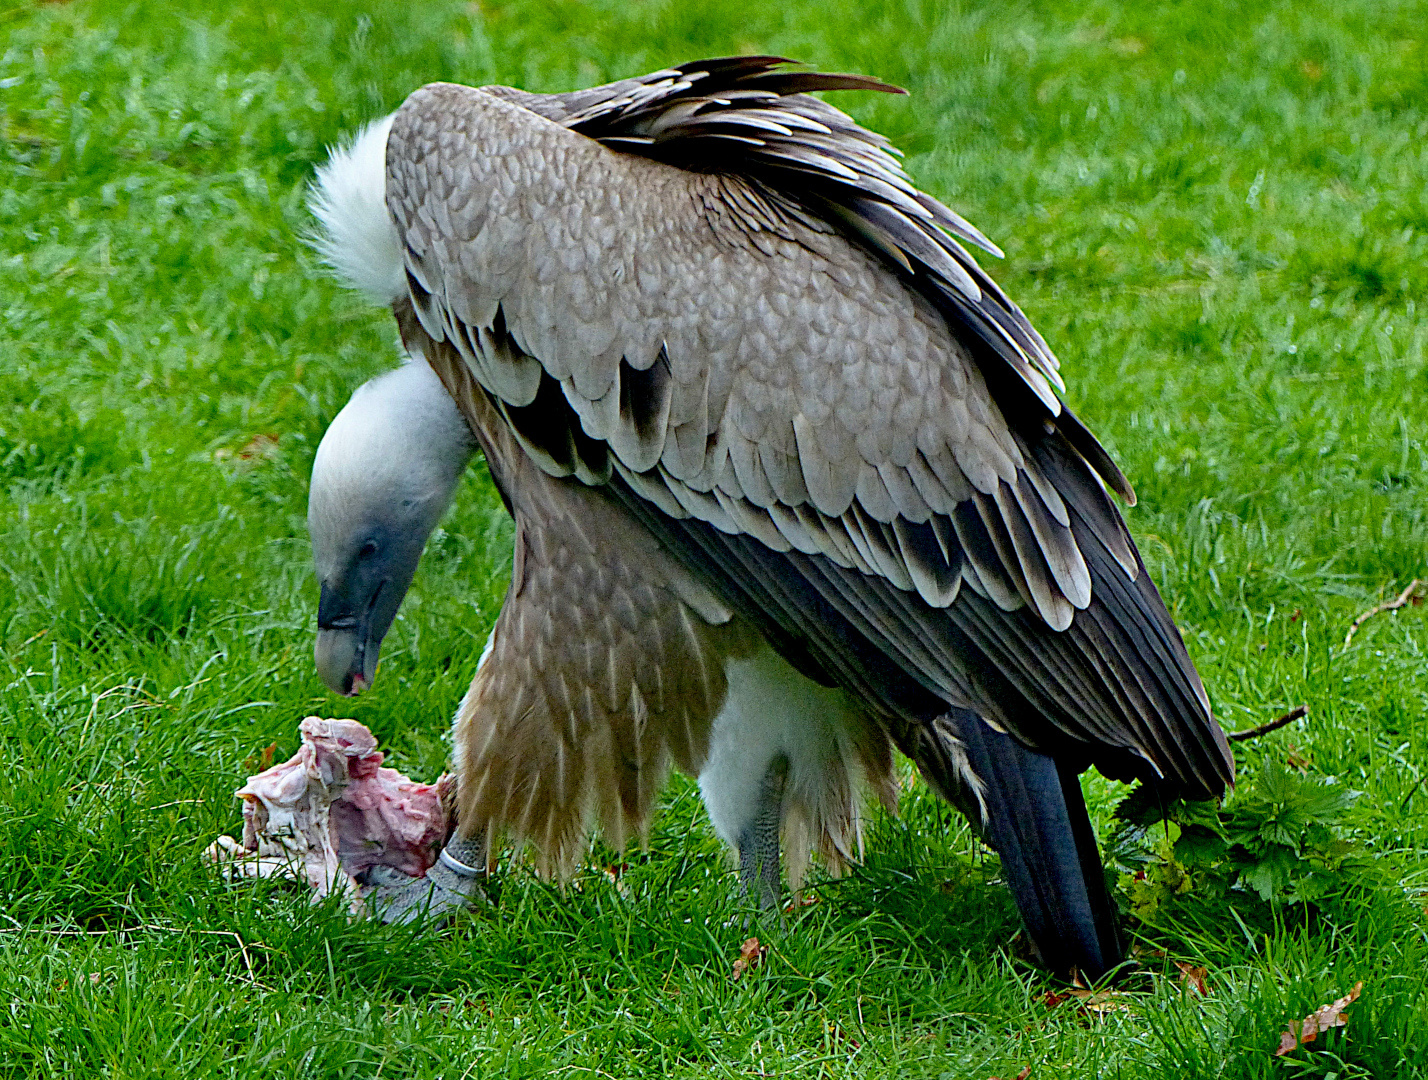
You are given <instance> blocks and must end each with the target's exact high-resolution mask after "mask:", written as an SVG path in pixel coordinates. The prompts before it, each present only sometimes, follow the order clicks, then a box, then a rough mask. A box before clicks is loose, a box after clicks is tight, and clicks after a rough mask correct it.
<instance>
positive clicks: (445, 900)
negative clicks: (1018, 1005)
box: [364, 832, 486, 923]
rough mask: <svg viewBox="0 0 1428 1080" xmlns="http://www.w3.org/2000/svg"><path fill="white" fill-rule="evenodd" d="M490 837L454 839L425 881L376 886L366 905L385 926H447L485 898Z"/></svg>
mask: <svg viewBox="0 0 1428 1080" xmlns="http://www.w3.org/2000/svg"><path fill="white" fill-rule="evenodd" d="M485 882H486V835H485V833H484V832H482V833H480V834H479V835H477V836H475V837H473V838H470V839H465V840H463V839H462V838H461V837H459V836H453V837H452V838H451V839H450V840H449V841H448V842H447V844H446V847H444V848H443V849H442V851H441V854H440V855H438V856H437V860H436V863H435V865H433V866H432V867H431V869H429V870H428V871H427V872H426V876H425V877H419V878H406V879H405V880H404V881H402V882H400V883H398V884H392V883H391V882H389V881H382V882H374V884H375V885H376V888H374V889H373V890H372V891H371V892H370V893H368V894H367V895H366V897H365V898H364V901H365V903H366V905H367V908H368V910H369V911H371V912H372V913H373V914H375V915H376V916H377V918H379V919H381V920H382V921H383V922H384V923H409V922H414V921H416V920H417V919H421V918H426V919H430V920H434V921H436V922H438V923H444V922H446V921H447V920H448V919H450V918H451V917H452V916H453V915H455V914H456V912H458V911H460V910H462V909H464V908H469V907H471V905H472V903H473V902H474V901H475V900H476V899H477V898H478V897H481V896H484V895H485V890H484V888H483V886H484V885H485Z"/></svg>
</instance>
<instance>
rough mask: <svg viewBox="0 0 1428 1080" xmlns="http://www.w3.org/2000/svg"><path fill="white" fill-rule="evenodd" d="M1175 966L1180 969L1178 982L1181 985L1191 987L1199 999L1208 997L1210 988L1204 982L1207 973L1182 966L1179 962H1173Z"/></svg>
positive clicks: (1200, 969)
mask: <svg viewBox="0 0 1428 1080" xmlns="http://www.w3.org/2000/svg"><path fill="white" fill-rule="evenodd" d="M1175 966H1176V967H1178V968H1179V969H1180V982H1181V984H1182V985H1184V986H1189V987H1192V988H1193V989H1195V990H1196V991H1197V992H1198V993H1199V995H1200V996H1201V997H1209V996H1210V987H1209V984H1208V983H1206V981H1205V976H1206V975H1208V974H1209V972H1208V971H1206V970H1205V969H1204V968H1202V967H1194V966H1192V965H1190V964H1183V963H1181V962H1180V961H1179V960H1177V961H1175Z"/></svg>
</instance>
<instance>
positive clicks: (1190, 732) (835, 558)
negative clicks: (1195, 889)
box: [387, 57, 1232, 794]
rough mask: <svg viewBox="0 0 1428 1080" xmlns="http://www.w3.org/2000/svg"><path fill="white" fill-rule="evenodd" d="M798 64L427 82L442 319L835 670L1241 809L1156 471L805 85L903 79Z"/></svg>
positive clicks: (493, 390)
mask: <svg viewBox="0 0 1428 1080" xmlns="http://www.w3.org/2000/svg"><path fill="white" fill-rule="evenodd" d="M778 63H779V61H777V60H776V59H775V58H760V57H756V58H740V59H735V60H726V61H706V62H702V63H700V64H694V65H686V66H685V67H683V68H677V69H670V70H669V71H666V72H657V73H655V74H654V75H651V76H645V77H643V78H641V79H635V80H626V81H624V82H621V83H615V84H612V85H611V86H609V87H601V88H596V89H594V90H589V91H582V92H577V93H575V94H567V95H553V96H550V97H539V96H536V95H526V94H522V93H521V92H519V91H514V90H510V89H508V88H499V87H497V88H490V89H488V90H476V89H471V88H468V87H460V86H454V85H449V84H434V85H432V86H428V87H425V88H423V89H422V90H419V91H417V92H416V93H415V94H413V95H412V96H411V97H410V98H408V100H407V102H406V103H405V104H404V105H403V106H402V108H401V110H400V111H399V112H398V113H397V115H396V117H395V120H394V122H393V125H392V130H391V134H390V137H389V142H388V147H387V199H388V207H389V209H390V211H391V213H392V215H393V218H394V220H395V222H396V225H397V229H398V232H399V234H400V236H401V238H402V242H403V244H404V257H405V262H406V269H407V278H408V287H409V292H410V296H411V301H412V304H413V307H414V309H415V312H416V315H417V317H418V319H419V320H420V324H421V326H422V328H423V330H424V332H425V333H426V334H427V335H429V336H430V337H431V338H432V339H433V341H434V342H443V341H446V342H450V343H451V345H452V346H453V347H454V348H455V349H456V350H458V352H459V353H460V355H461V357H462V358H463V359H464V361H465V363H466V364H467V366H468V367H469V368H470V370H471V372H472V374H473V375H474V376H475V378H476V380H477V382H479V383H480V385H481V386H482V387H483V388H484V389H485V390H486V392H487V393H488V394H489V395H490V396H491V399H492V401H493V402H494V403H495V405H496V407H497V408H499V409H500V411H501V414H502V415H503V417H504V419H505V422H506V423H507V424H508V425H509V427H510V430H511V431H512V432H513V433H514V434H515V436H516V438H517V439H518V440H519V442H520V444H521V445H522V447H523V448H524V449H525V450H526V452H527V453H528V454H529V455H530V456H531V458H532V459H533V460H535V461H536V462H537V463H538V464H539V465H540V466H541V468H543V469H544V470H545V471H546V472H548V473H550V474H552V475H557V476H575V477H578V478H579V479H581V480H583V481H584V482H586V483H587V484H609V485H610V489H611V490H612V491H613V492H614V494H615V496H616V497H617V498H619V499H622V500H623V502H624V504H625V506H626V508H627V510H628V511H629V512H630V513H631V514H633V515H634V516H635V517H637V518H639V519H641V520H642V521H644V523H645V525H646V527H647V528H648V529H649V530H650V531H651V532H653V533H654V534H655V535H656V536H658V537H659V538H660V540H661V541H662V543H663V544H664V545H665V546H666V547H667V548H668V549H670V550H672V551H674V552H676V553H677V554H678V555H679V557H680V558H681V559H682V561H684V562H685V564H686V565H687V566H689V567H690V568H691V569H694V570H695V571H696V572H697V573H698V574H699V575H700V576H701V577H702V578H703V580H705V582H706V583H707V584H708V585H709V586H710V587H712V588H714V589H715V590H716V591H717V592H719V593H720V595H722V596H723V597H725V598H726V600H727V601H729V602H732V603H733V604H735V605H736V607H737V609H738V610H740V611H743V612H745V613H746V614H747V615H748V616H749V617H751V618H754V619H755V620H756V621H757V622H759V624H760V625H761V627H762V628H763V629H764V631H765V632H766V633H767V634H768V636H769V637H770V638H771V640H773V641H774V642H775V644H777V645H778V646H779V647H780V648H781V649H782V650H783V651H785V653H786V654H787V655H789V656H790V659H791V660H793V662H795V663H798V664H800V665H801V666H803V667H804V668H805V670H808V671H810V673H812V674H816V675H819V676H820V677H823V678H825V679H826V680H836V681H838V682H841V683H843V684H845V685H847V686H849V687H850V688H851V689H853V690H854V691H856V692H857V693H859V694H860V696H862V697H863V698H864V700H865V701H867V702H868V703H869V704H870V705H872V706H874V707H876V708H879V709H880V710H881V711H882V712H883V714H884V715H886V716H892V717H902V718H903V719H905V720H907V721H910V722H921V721H925V720H927V719H930V717H931V716H932V715H934V714H936V713H937V712H938V711H940V710H941V709H943V708H944V706H943V704H942V703H944V702H946V703H952V704H955V705H960V706H965V707H968V708H971V709H973V710H975V711H976V712H978V713H979V714H981V715H982V716H984V717H985V718H986V719H987V720H988V721H989V722H990V723H992V724H993V725H995V726H997V727H1000V728H1002V729H1004V730H1007V731H1009V732H1010V733H1011V734H1013V735H1014V736H1016V737H1017V739H1018V740H1020V741H1021V742H1023V743H1024V744H1026V745H1028V746H1031V747H1039V748H1043V749H1048V750H1050V749H1055V750H1057V751H1058V752H1061V753H1066V752H1069V751H1075V752H1076V753H1078V754H1080V756H1082V757H1084V758H1088V759H1093V760H1095V761H1097V763H1098V764H1100V765H1101V767H1102V768H1103V769H1104V770H1105V771H1107V772H1108V773H1110V774H1112V775H1117V776H1124V777H1130V776H1132V775H1140V776H1146V777H1151V778H1157V779H1160V780H1163V781H1165V782H1168V783H1169V784H1171V785H1172V786H1174V787H1176V788H1178V789H1181V790H1183V791H1185V792H1186V793H1187V794H1208V793H1214V792H1218V791H1220V790H1222V789H1223V786H1224V784H1225V782H1226V781H1227V780H1229V779H1230V777H1231V775H1232V765H1231V759H1230V755H1229V751H1228V747H1227V744H1226V743H1225V742H1224V737H1223V734H1222V733H1221V732H1220V731H1219V728H1218V726H1217V725H1216V724H1215V722H1214V720H1213V718H1212V717H1211V714H1210V710H1209V705H1208V701H1207V699H1206V697H1205V693H1204V690H1203V687H1202V686H1201V684H1200V681H1199V678H1198V676H1197V674H1196V673H1195V670H1194V667H1193V665H1192V664H1191V663H1190V660H1189V658H1188V655H1187V654H1186V652H1185V649H1184V646H1183V644H1182V642H1181V639H1180V636H1179V634H1178V632H1177V631H1176V630H1175V627H1174V625H1173V623H1172V622H1171V620H1170V618H1169V615H1168V614H1167V612H1166V611H1165V608H1164V605H1163V604H1162V603H1161V601H1160V598H1159V597H1158V595H1157V594H1156V593H1155V589H1154V587H1153V586H1152V585H1151V584H1150V582H1149V580H1148V578H1147V576H1146V575H1145V573H1144V572H1143V567H1142V566H1141V564H1140V560H1139V557H1138V556H1137V554H1136V552H1135V549H1134V546H1133V544H1132V543H1131V540H1130V537H1129V535H1128V533H1127V532H1126V530H1125V527H1124V525H1123V523H1122V522H1121V519H1120V517H1119V515H1118V514H1117V512H1116V511H1115V509H1114V507H1113V506H1112V505H1111V503H1110V500H1109V499H1108V497H1107V495H1106V491H1105V488H1104V487H1103V482H1104V483H1105V484H1107V485H1109V486H1110V487H1112V488H1113V489H1115V490H1118V491H1120V492H1121V493H1122V494H1123V495H1125V496H1126V497H1130V489H1129V485H1127V484H1126V482H1125V480H1124V478H1123V477H1122V476H1121V474H1120V472H1119V470H1117V469H1116V467H1115V466H1114V464H1113V463H1112V462H1111V461H1110V459H1109V457H1108V455H1106V454H1105V452H1104V451H1103V450H1102V449H1101V448H1100V446H1099V445H1098V444H1097V443H1096V442H1095V440H1094V438H1093V437H1092V436H1091V435H1090V434H1089V433H1088V432H1087V431H1086V430H1085V428H1084V427H1082V426H1081V425H1080V423H1079V422H1078V421H1076V419H1075V418H1074V417H1073V416H1072V415H1071V413H1070V412H1069V410H1067V409H1066V408H1065V407H1064V405H1062V403H1061V402H1060V401H1059V399H1058V398H1057V397H1056V394H1055V392H1054V387H1057V386H1060V381H1059V377H1058V376H1057V373H1056V368H1057V364H1056V360H1055V358H1054V357H1053V356H1052V354H1051V352H1050V350H1049V349H1047V347H1046V346H1045V343H1044V342H1043V341H1042V340H1041V338H1040V336H1039V335H1038V334H1037V333H1036V332H1035V330H1033V329H1032V327H1031V325H1030V323H1029V322H1028V321H1027V320H1026V318H1025V316H1024V315H1023V314H1022V313H1021V312H1020V310H1019V309H1017V307H1016V306H1015V305H1014V304H1012V302H1011V301H1010V300H1009V299H1007V297H1006V296H1005V295H1004V294H1003V293H1002V292H1001V290H1000V289H999V288H997V286H996V285H995V284H994V283H993V282H992V281H991V280H990V279H989V278H987V277H986V275H985V274H984V273H983V272H982V271H981V270H980V269H979V268H978V267H977V265H976V263H975V262H974V261H973V260H972V259H971V257H970V256H969V255H968V254H967V253H966V251H965V250H964V249H963V247H962V246H961V244H960V243H959V242H958V241H959V238H960V239H962V240H966V241H967V242H969V243H973V244H977V245H979V246H984V247H987V248H988V249H989V250H995V249H994V248H991V246H990V244H989V243H988V242H987V241H986V240H985V238H983V237H982V236H981V234H980V233H978V232H976V230H975V229H973V228H972V227H971V226H970V225H968V224H967V223H966V222H964V221H962V219H961V218H959V217H957V216H956V215H954V214H952V212H951V211H949V210H947V209H946V208H945V207H942V206H941V204H939V203H937V202H936V201H935V200H933V199H931V198H930V197H929V196H927V195H924V194H922V193H920V192H918V191H916V190H915V189H914V188H913V187H912V186H911V184H910V183H909V182H908V181H907V179H906V177H905V176H904V175H903V173H902V172H901V169H900V168H899V167H898V165H897V163H896V160H895V159H894V158H893V157H892V156H891V155H890V154H889V152H888V148H887V146H886V143H885V142H884V141H883V140H882V139H881V138H880V137H878V136H876V135H873V134H872V133H870V132H867V131H865V130H863V129H862V128H860V127H858V126H857V125H856V124H855V123H854V122H853V121H852V120H851V119H850V118H848V117H847V116H845V115H844V114H843V113H841V112H838V111H837V110H836V109H833V108H832V107H831V106H828V105H826V104H824V103H823V102H821V101H818V100H817V99H814V98H811V97H808V96H806V94H804V93H803V91H806V90H816V89H837V88H854V87H857V88H865V89H868V88H870V89H879V88H881V89H887V88H886V87H883V86H882V84H878V83H875V82H874V81H873V80H867V79H862V78H860V77H856V76H837V75H819V74H816V73H802V72H792V73H789V72H781V71H777V70H775V67H776V65H777V64H778ZM964 586H965V587H964ZM904 731H906V729H904ZM904 741H905V740H904Z"/></svg>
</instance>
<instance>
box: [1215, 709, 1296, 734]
mask: <svg viewBox="0 0 1428 1080" xmlns="http://www.w3.org/2000/svg"><path fill="white" fill-rule="evenodd" d="M1308 715H1309V706H1308V705H1296V706H1295V707H1294V708H1292V709H1290V710H1289V711H1288V712H1287V713H1285V714H1284V715H1283V716H1281V717H1278V718H1277V719H1274V720H1271V721H1269V722H1268V723H1265V724H1259V725H1258V726H1256V727H1252V728H1246V729H1245V730H1244V731H1232V732H1230V733H1229V734H1228V735H1226V736H1225V738H1227V739H1229V740H1230V742H1243V741H1244V740H1245V739H1258V738H1259V737H1260V736H1261V735H1268V734H1269V733H1270V732H1271V731H1278V730H1279V729H1280V728H1282V727H1284V726H1285V725H1286V724H1292V723H1294V721H1296V720H1298V719H1300V718H1301V717H1305V716H1308Z"/></svg>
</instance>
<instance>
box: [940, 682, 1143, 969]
mask: <svg viewBox="0 0 1428 1080" xmlns="http://www.w3.org/2000/svg"><path fill="white" fill-rule="evenodd" d="M951 720H952V722H953V726H954V727H955V729H956V732H957V738H958V739H959V740H960V741H961V743H962V745H963V747H964V749H965V753H966V755H967V761H968V764H969V765H970V766H971V768H972V771H973V772H974V773H975V774H976V776H977V777H978V778H979V779H980V780H981V781H982V784H983V790H982V797H983V801H984V805H985V807H986V812H985V818H984V821H983V824H984V829H985V837H986V839H987V841H988V843H990V844H991V845H992V847H993V848H995V849H996V851H997V853H998V854H999V855H1000V856H1001V860H1002V873H1003V875H1004V876H1005V878H1006V882H1007V885H1008V887H1009V888H1010V889H1011V893H1012V898H1013V899H1014V900H1015V901H1016V906H1017V910H1018V911H1019V912H1020V913H1021V917H1022V921H1023V922H1024V923H1025V924H1026V930H1027V933H1028V934H1029V935H1030V937H1031V940H1032V942H1033V944H1034V945H1035V946H1036V949H1037V951H1038V952H1039V953H1040V956H1041V960H1042V962H1043V963H1044V964H1046V966H1047V967H1049V968H1051V969H1052V970H1053V971H1057V972H1060V973H1063V974H1064V973H1067V972H1069V971H1070V970H1071V969H1072V968H1075V969H1077V970H1078V971H1080V973H1081V974H1082V975H1083V976H1084V977H1085V978H1087V979H1089V980H1091V981H1094V980H1096V979H1099V978H1100V977H1101V976H1102V975H1104V974H1105V973H1106V972H1107V971H1108V970H1110V969H1111V968H1112V967H1114V966H1115V965H1116V964H1118V963H1119V962H1120V960H1121V957H1122V946H1121V941H1120V935H1119V933H1118V932H1117V928H1116V911H1115V907H1114V905H1113V904H1112V902H1111V898H1110V896H1109V895H1107V893H1106V885H1105V878H1104V874H1103V871H1102V869H1101V857H1100V853H1099V852H1098V851H1097V848H1096V837H1095V834H1094V833H1093V832H1092V830H1091V819H1090V817H1089V816H1088V815H1087V813H1086V802H1085V800H1084V799H1083V798H1082V796H1081V786H1080V784H1079V782H1078V781H1077V779H1076V774H1075V772H1073V771H1072V770H1071V769H1069V768H1067V767H1066V766H1065V765H1061V764H1058V763H1057V762H1056V761H1055V760H1054V759H1052V758H1050V757H1048V756H1046V755H1045V754H1039V753H1037V752H1035V751H1033V750H1028V749H1026V748H1025V747H1024V746H1022V745H1021V744H1020V743H1018V742H1017V741H1016V740H1014V739H1012V738H1011V737H1010V736H1008V735H1004V734H1002V733H1000V732H998V731H995V730H993V729H992V728H991V727H989V726H988V725H987V724H986V723H985V722H984V721H982V720H981V719H980V718H979V717H977V716H976V714H974V713H971V712H968V711H966V710H962V709H958V710H955V711H954V712H953V714H952V717H951Z"/></svg>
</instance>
